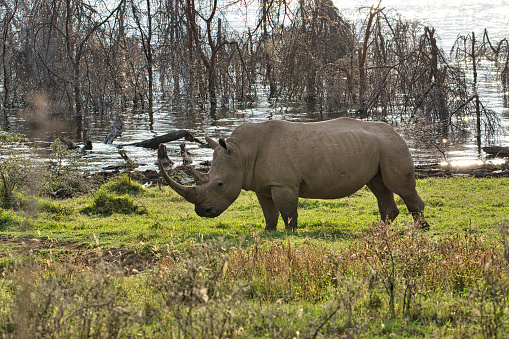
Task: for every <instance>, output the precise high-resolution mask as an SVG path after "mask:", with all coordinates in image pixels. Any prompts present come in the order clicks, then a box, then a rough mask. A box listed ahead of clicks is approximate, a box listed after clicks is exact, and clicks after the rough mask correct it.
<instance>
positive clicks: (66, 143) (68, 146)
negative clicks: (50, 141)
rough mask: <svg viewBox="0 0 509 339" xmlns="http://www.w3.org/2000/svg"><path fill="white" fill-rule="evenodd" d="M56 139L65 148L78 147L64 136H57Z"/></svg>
mask: <svg viewBox="0 0 509 339" xmlns="http://www.w3.org/2000/svg"><path fill="white" fill-rule="evenodd" d="M58 139H59V140H60V141H61V142H62V143H63V144H64V145H65V146H66V147H67V149H80V147H79V146H78V145H76V144H75V143H74V142H72V141H71V140H69V139H68V138H66V137H58Z"/></svg>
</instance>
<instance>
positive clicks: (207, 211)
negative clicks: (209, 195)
mask: <svg viewBox="0 0 509 339" xmlns="http://www.w3.org/2000/svg"><path fill="white" fill-rule="evenodd" d="M194 211H195V212H196V214H198V215H199V216H200V217H203V218H215V217H218V216H219V215H220V214H221V213H222V211H218V210H216V209H215V208H212V207H207V206H195V208H194Z"/></svg>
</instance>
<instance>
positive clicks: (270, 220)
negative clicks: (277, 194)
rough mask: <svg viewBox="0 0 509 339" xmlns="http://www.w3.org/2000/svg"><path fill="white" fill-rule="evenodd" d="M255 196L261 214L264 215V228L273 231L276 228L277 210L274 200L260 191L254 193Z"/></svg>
mask: <svg viewBox="0 0 509 339" xmlns="http://www.w3.org/2000/svg"><path fill="white" fill-rule="evenodd" d="M256 197H257V198H258V202H259V203H260V206H261V207H262V211H263V216H264V217H265V230H266V231H275V230H276V228H277V220H278V218H279V211H278V209H277V207H276V204H274V200H272V198H270V197H267V196H265V195H263V194H260V193H256Z"/></svg>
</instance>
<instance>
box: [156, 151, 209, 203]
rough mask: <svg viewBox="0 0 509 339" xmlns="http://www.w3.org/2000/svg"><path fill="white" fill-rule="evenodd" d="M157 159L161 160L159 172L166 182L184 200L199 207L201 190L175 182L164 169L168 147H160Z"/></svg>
mask: <svg viewBox="0 0 509 339" xmlns="http://www.w3.org/2000/svg"><path fill="white" fill-rule="evenodd" d="M157 157H158V159H159V170H160V171H161V175H162V176H163V178H164V180H165V181H166V182H167V183H168V185H169V186H170V187H171V188H172V189H173V190H174V191H175V192H177V193H178V194H179V195H180V196H182V198H184V199H186V200H187V201H189V202H190V203H192V204H195V205H198V204H199V203H200V192H199V191H200V190H199V188H198V187H196V186H184V185H181V184H179V183H178V182H176V181H175V180H173V179H172V178H171V177H170V176H169V175H168V173H166V170H165V169H164V166H163V162H162V161H161V160H162V159H164V158H165V157H167V153H166V146H165V145H164V144H160V145H159V149H158V151H157Z"/></svg>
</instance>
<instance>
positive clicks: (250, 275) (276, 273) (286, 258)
mask: <svg viewBox="0 0 509 339" xmlns="http://www.w3.org/2000/svg"><path fill="white" fill-rule="evenodd" d="M331 254H332V253H331V252H330V251H329V250H328V249H327V248H325V247H324V246H323V245H320V244H316V243H314V244H313V243H306V244H303V245H301V246H299V247H293V246H292V245H291V243H290V242H289V241H288V243H287V244H286V245H285V244H284V243H282V242H272V243H270V244H268V245H267V246H260V245H259V244H258V243H257V244H255V245H254V246H253V247H251V248H248V249H237V250H235V251H233V252H232V253H230V255H229V270H228V275H229V277H228V279H231V280H239V279H242V280H245V281H249V282H250V289H251V290H250V293H251V295H252V296H253V297H257V298H261V299H264V300H274V299H280V298H282V299H286V300H288V299H305V300H319V299H323V298H325V297H326V296H327V294H328V293H329V290H330V287H333V286H335V285H336V271H337V264H336V262H335V259H334V256H333V255H331Z"/></svg>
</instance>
